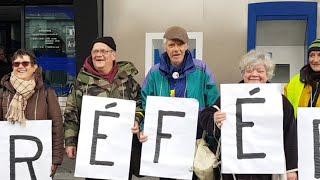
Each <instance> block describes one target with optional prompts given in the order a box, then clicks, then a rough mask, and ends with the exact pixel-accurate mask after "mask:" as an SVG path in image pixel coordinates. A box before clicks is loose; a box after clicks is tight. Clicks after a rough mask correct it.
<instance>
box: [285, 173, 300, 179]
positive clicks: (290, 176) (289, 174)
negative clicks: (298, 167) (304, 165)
mask: <svg viewBox="0 0 320 180" xmlns="http://www.w3.org/2000/svg"><path fill="white" fill-rule="evenodd" d="M297 179H298V176H297V173H296V172H289V173H287V180H297Z"/></svg>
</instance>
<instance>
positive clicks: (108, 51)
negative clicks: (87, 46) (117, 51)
mask: <svg viewBox="0 0 320 180" xmlns="http://www.w3.org/2000/svg"><path fill="white" fill-rule="evenodd" d="M91 52H92V54H94V55H96V54H98V53H99V52H100V53H101V54H103V55H107V54H109V53H112V52H113V50H105V49H95V50H92V51H91Z"/></svg>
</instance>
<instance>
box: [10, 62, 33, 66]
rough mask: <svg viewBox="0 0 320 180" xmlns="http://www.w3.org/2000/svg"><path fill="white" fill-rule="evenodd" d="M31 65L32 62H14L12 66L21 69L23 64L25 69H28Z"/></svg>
mask: <svg viewBox="0 0 320 180" xmlns="http://www.w3.org/2000/svg"><path fill="white" fill-rule="evenodd" d="M30 63H31V62H30V61H23V62H13V63H12V66H13V67H19V66H20V64H22V66H23V67H28V66H29V64H30Z"/></svg>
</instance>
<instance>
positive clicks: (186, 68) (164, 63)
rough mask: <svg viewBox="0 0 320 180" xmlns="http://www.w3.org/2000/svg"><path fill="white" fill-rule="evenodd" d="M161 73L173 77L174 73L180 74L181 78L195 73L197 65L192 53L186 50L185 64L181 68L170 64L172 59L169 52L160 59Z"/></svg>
mask: <svg viewBox="0 0 320 180" xmlns="http://www.w3.org/2000/svg"><path fill="white" fill-rule="evenodd" d="M159 69H160V73H161V74H162V75H164V76H167V77H171V76H172V73H173V72H178V73H179V74H180V76H179V78H183V77H185V76H186V74H188V73H191V72H193V71H195V65H194V62H193V58H192V55H191V52H190V51H189V50H186V53H185V56H184V60H183V63H182V65H181V67H178V68H176V67H174V66H172V65H171V64H170V58H169V56H168V53H167V52H164V53H163V54H162V55H161V57H160V66H159Z"/></svg>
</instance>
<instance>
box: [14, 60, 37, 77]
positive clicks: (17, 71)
mask: <svg viewBox="0 0 320 180" xmlns="http://www.w3.org/2000/svg"><path fill="white" fill-rule="evenodd" d="M12 68H13V71H12V72H13V74H14V75H15V76H17V77H18V78H19V79H22V80H25V81H28V80H31V79H32V78H33V74H34V72H35V71H36V69H37V68H38V65H36V64H34V63H33V62H32V61H31V59H30V56H28V55H22V56H17V58H16V59H15V60H14V61H13V62H12Z"/></svg>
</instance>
